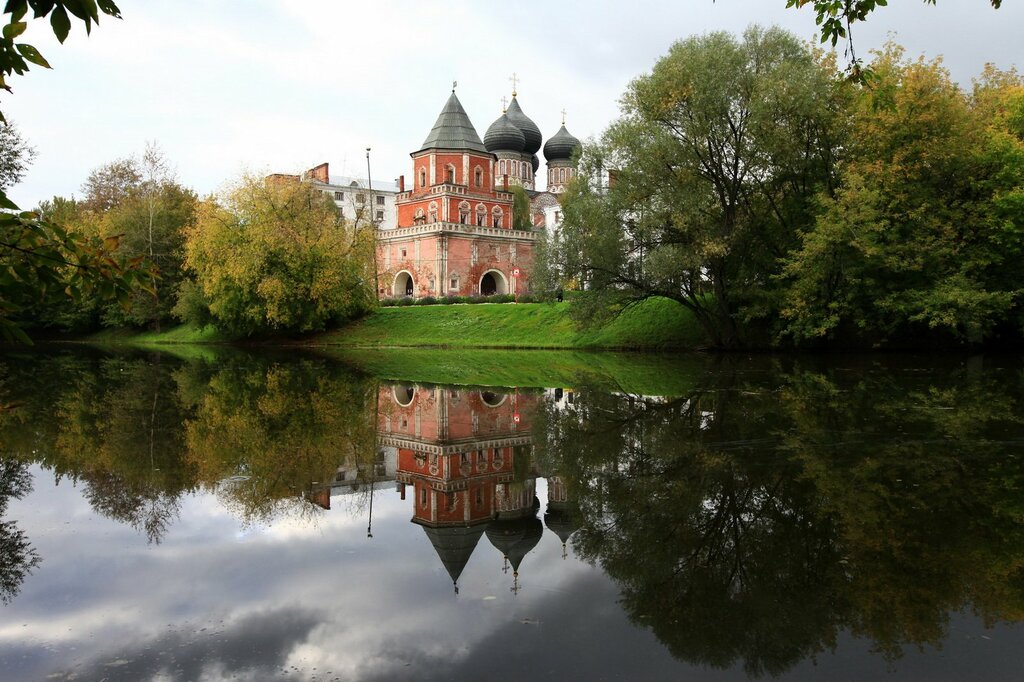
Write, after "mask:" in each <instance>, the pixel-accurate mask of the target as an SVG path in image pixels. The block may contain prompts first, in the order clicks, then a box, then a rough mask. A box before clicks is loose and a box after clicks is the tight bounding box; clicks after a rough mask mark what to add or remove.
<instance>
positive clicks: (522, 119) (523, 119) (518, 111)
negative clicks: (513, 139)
mask: <svg viewBox="0 0 1024 682" xmlns="http://www.w3.org/2000/svg"><path fill="white" fill-rule="evenodd" d="M505 113H506V114H508V120H510V121H512V124H513V125H515V127H516V128H519V130H521V131H523V137H525V138H526V146H524V147H523V151H524V152H526V153H527V154H536V153H537V150H538V149H540V142H541V134H540V128H538V127H537V124H536V123H534V122H533V121H532V120H530V117H529V116H527V115H526V114H524V113H523V110H522V108H521V107H520V106H519V100H517V99H516V98H515V97H514V96H513V97H512V103H511V104H509V105H508V110H507V111H506V112H505Z"/></svg>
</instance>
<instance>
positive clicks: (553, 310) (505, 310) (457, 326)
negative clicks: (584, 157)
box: [312, 299, 704, 350]
mask: <svg viewBox="0 0 1024 682" xmlns="http://www.w3.org/2000/svg"><path fill="white" fill-rule="evenodd" d="M312 342H313V343H317V344H320V343H323V344H329V345H340V346H349V347H361V348H382V347H445V348H487V347H491V348H522V349H526V348H538V349H541V348H552V349H554V348H564V349H574V348H579V349H620V350H675V349H693V348H698V347H700V346H702V345H703V344H704V336H703V333H702V332H701V330H700V328H699V325H698V324H697V321H696V320H695V319H694V317H693V315H691V314H690V312H689V311H687V310H685V309H684V308H683V307H682V306H680V305H679V304H677V303H675V302H674V301H669V300H667V299H653V300H650V301H645V302H644V303H641V304H639V305H637V306H633V307H631V308H628V309H626V310H625V311H624V312H622V313H621V314H620V315H619V316H618V317H616V318H615V319H613V320H612V321H610V322H609V323H608V324H606V325H604V326H602V327H599V328H596V329H590V330H584V331H581V330H578V329H577V328H576V326H575V324H574V323H573V320H572V318H571V317H570V315H569V304H568V303H523V304H519V305H445V306H409V307H403V308H399V307H396V308H381V309H379V310H378V311H377V312H375V313H374V314H373V315H370V316H369V317H366V318H364V319H363V320H360V321H358V322H355V323H353V324H350V325H347V326H345V327H343V328H341V329H338V330H336V331H332V332H327V333H326V334H322V335H319V336H317V337H316V338H315V339H313V341H312Z"/></svg>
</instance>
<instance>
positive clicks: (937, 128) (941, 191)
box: [782, 45, 1024, 344]
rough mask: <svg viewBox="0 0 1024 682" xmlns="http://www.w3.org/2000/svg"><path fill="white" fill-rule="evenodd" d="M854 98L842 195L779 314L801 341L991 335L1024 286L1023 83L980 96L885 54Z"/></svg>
mask: <svg viewBox="0 0 1024 682" xmlns="http://www.w3.org/2000/svg"><path fill="white" fill-rule="evenodd" d="M870 67H871V69H872V71H873V73H874V74H875V76H874V82H873V84H872V86H871V87H869V88H862V89H861V90H860V92H859V95H858V97H857V99H856V100H855V101H854V102H853V103H852V106H851V115H852V134H851V136H850V143H849V145H848V147H847V150H846V153H847V162H846V163H845V165H844V167H843V172H842V189H841V190H840V191H839V192H838V193H837V194H836V196H834V197H825V198H823V199H822V206H821V212H820V215H819V217H818V219H817V221H816V223H815V224H814V227H813V229H811V230H809V231H807V232H806V233H805V234H804V235H803V238H802V246H801V248H799V249H798V250H796V251H795V252H794V253H793V255H791V256H790V257H788V259H787V262H786V267H785V273H784V274H785V278H786V282H787V287H788V289H787V291H786V299H785V304H784V305H783V307H782V316H783V318H784V319H785V320H786V321H787V327H786V330H785V331H786V332H787V333H789V334H792V335H793V337H795V338H796V339H797V340H798V341H808V340H812V339H826V340H830V341H846V342H849V341H850V340H851V339H856V340H858V341H861V342H863V343H868V344H881V343H886V342H887V341H896V340H900V339H902V340H903V341H911V342H913V343H919V342H920V340H921V338H922V332H924V333H928V332H931V331H941V332H943V333H944V335H943V336H940V337H937V338H957V339H960V340H964V341H969V342H979V341H982V340H984V339H985V338H986V337H987V336H988V335H990V333H991V332H992V331H993V329H995V328H996V327H997V326H998V325H1000V324H1001V323H1005V322H1006V321H1007V320H1009V319H1010V318H1012V317H1013V316H1014V314H1015V312H1014V311H1015V310H1016V307H1015V305H1016V303H1015V302H1016V300H1017V298H1018V297H1019V295H1020V292H1021V291H1024V278H1022V277H1021V275H1020V274H1019V272H1020V270H1019V267H1018V263H1019V260H1020V256H1021V254H1022V248H1024V241H1022V238H1024V217H1022V216H1024V213H1022V211H1021V206H1022V202H1021V197H1022V196H1024V135H1022V133H1024V130H1022V129H1021V127H1020V120H1021V119H1020V112H1021V110H1022V104H1024V90H1022V87H1021V80H1020V79H1019V78H1018V77H1017V76H1016V75H1014V74H1000V73H998V72H995V71H994V70H990V71H989V72H988V74H987V76H986V77H985V79H984V80H983V81H981V82H979V85H978V90H977V93H976V95H975V97H974V98H972V97H970V96H969V95H968V94H966V93H965V92H963V91H962V90H961V89H960V88H959V87H958V86H957V85H956V84H955V83H954V82H953V81H952V79H951V78H950V76H949V73H948V72H947V71H946V70H945V69H943V68H942V66H941V63H939V62H938V61H933V62H926V61H924V60H922V59H919V60H916V61H908V60H907V59H905V57H904V55H903V51H902V49H901V48H899V47H896V46H894V45H890V46H889V47H887V48H886V49H885V50H883V51H882V52H880V53H879V54H878V55H877V56H876V58H875V59H874V60H873V62H872V63H871V65H870Z"/></svg>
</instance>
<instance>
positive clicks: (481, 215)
mask: <svg viewBox="0 0 1024 682" xmlns="http://www.w3.org/2000/svg"><path fill="white" fill-rule="evenodd" d="M486 220H487V207H486V206H484V205H483V204H477V205H476V224H477V226H478V227H482V226H483V224H484V222H485V221H486Z"/></svg>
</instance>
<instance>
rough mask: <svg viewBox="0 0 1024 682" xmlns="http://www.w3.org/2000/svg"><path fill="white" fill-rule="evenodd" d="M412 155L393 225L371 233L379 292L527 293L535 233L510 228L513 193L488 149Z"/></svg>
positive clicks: (418, 294)
mask: <svg viewBox="0 0 1024 682" xmlns="http://www.w3.org/2000/svg"><path fill="white" fill-rule="evenodd" d="M453 97H454V95H453ZM466 123H467V124H468V118H467V119H466ZM472 136H473V137H476V133H475V131H474V132H472ZM476 142H477V144H479V139H478V138H477V140H476ZM411 156H412V178H411V182H409V183H408V184H407V185H405V180H404V178H403V179H402V180H401V181H400V184H402V185H405V191H403V192H400V193H399V194H398V196H397V198H396V200H395V204H396V207H397V214H398V222H397V226H396V227H394V228H390V229H381V230H379V231H378V233H377V238H378V249H377V271H378V273H379V280H378V295H379V296H381V297H382V298H385V297H401V296H407V295H408V296H413V297H417V298H418V297H422V296H435V297H436V296H470V295H481V294H484V295H486V294H493V293H499V294H502V293H510V294H511V293H516V294H518V293H524V292H526V291H528V289H529V271H530V268H531V266H532V263H533V246H534V243H535V241H536V235H535V234H534V233H533V231H532V230H513V229H512V225H513V215H512V205H513V201H512V193H511V192H509V191H508V181H507V178H504V177H500V176H498V177H496V176H495V172H496V168H497V166H496V157H495V156H494V154H491V153H490V152H487V151H486V150H485V149H483V147H482V145H481V146H480V147H479V149H473V148H464V149H447V148H445V147H444V146H441V143H439V144H438V145H436V146H426V147H424V148H423V149H421V150H419V151H417V152H414V153H413V154H412V155H411Z"/></svg>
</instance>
